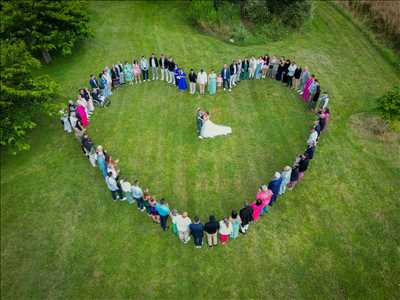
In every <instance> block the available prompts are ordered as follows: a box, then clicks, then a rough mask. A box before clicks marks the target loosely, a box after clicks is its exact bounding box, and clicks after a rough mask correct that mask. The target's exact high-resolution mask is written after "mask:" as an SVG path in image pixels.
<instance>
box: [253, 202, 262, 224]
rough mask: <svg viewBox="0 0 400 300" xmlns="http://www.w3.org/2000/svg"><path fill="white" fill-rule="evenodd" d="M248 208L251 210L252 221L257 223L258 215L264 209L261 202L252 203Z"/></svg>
mask: <svg viewBox="0 0 400 300" xmlns="http://www.w3.org/2000/svg"><path fill="white" fill-rule="evenodd" d="M250 207H251V208H252V209H253V221H254V222H257V220H258V218H259V217H260V214H261V212H262V210H263V208H264V205H263V202H262V201H261V200H260V199H258V200H256V201H255V202H253V203H252V204H251V205H250Z"/></svg>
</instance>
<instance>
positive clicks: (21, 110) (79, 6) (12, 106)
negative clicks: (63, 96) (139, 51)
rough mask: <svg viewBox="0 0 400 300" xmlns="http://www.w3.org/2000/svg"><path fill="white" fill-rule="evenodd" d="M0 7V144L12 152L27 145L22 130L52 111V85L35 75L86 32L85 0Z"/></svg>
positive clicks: (25, 1)
mask: <svg viewBox="0 0 400 300" xmlns="http://www.w3.org/2000/svg"><path fill="white" fill-rule="evenodd" d="M0 5H1V11H0V41H1V64H0V75H1V82H0V87H1V91H0V92H1V93H0V109H1V120H0V145H1V146H8V148H9V149H11V150H12V151H13V152H14V153H16V151H18V150H24V149H28V148H29V144H28V143H27V142H26V139H25V138H26V134H27V131H28V130H29V129H32V128H33V127H35V126H36V123H35V120H36V118H37V116H38V114H43V113H47V114H49V113H52V112H53V111H54V107H55V106H54V103H55V101H54V100H55V99H56V98H57V90H58V87H57V84H56V83H55V82H54V81H53V80H51V79H50V78H48V77H46V76H35V72H36V70H37V69H38V68H39V67H40V66H41V62H40V61H39V58H42V59H43V60H42V61H43V62H45V63H50V62H51V55H52V54H58V53H61V54H63V55H67V54H70V53H71V50H72V49H73V47H74V45H75V44H76V42H77V41H78V40H80V39H83V38H86V37H89V36H90V34H91V33H90V29H89V26H88V22H89V19H88V16H87V3H86V2H81V1H65V0H53V1H51V0H50V1H40V0H19V1H2V2H1V4H0Z"/></svg>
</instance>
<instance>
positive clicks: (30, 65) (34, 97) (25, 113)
mask: <svg viewBox="0 0 400 300" xmlns="http://www.w3.org/2000/svg"><path fill="white" fill-rule="evenodd" d="M39 66H40V62H39V61H38V60H37V59H35V58H33V57H32V56H31V54H30V53H29V51H27V49H26V47H25V45H24V44H23V42H19V43H16V44H7V43H2V46H1V64H0V74H1V83H0V86H1V94H0V109H1V120H0V145H1V146H9V147H10V149H12V150H13V151H14V152H15V151H16V150H26V149H29V145H28V144H27V143H26V141H25V139H24V138H25V136H26V133H27V130H28V129H32V128H33V127H35V125H36V124H35V122H34V121H33V119H34V117H35V115H36V114H37V113H43V112H47V113H49V112H51V111H52V105H51V104H50V100H52V99H54V97H55V96H56V94H57V93H56V91H57V85H56V83H55V82H54V81H52V80H50V78H49V77H47V76H43V77H39V78H34V77H33V76H32V71H33V70H34V69H36V68H38V67H39Z"/></svg>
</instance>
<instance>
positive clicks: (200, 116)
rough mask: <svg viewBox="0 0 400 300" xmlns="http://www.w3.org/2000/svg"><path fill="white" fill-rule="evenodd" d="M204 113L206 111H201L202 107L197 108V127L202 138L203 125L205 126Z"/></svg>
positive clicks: (198, 134)
mask: <svg viewBox="0 0 400 300" xmlns="http://www.w3.org/2000/svg"><path fill="white" fill-rule="evenodd" d="M203 114H204V112H203V111H201V109H200V107H199V108H197V111H196V127H197V136H198V137H199V138H200V137H201V136H200V132H201V127H203Z"/></svg>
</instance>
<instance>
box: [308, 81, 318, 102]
mask: <svg viewBox="0 0 400 300" xmlns="http://www.w3.org/2000/svg"><path fill="white" fill-rule="evenodd" d="M313 89H314V94H313V96H312V98H311V101H310V102H309V103H308V108H309V109H310V110H315V108H316V107H317V103H318V99H319V95H320V94H321V87H320V85H319V81H318V79H315V81H314V87H313Z"/></svg>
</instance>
